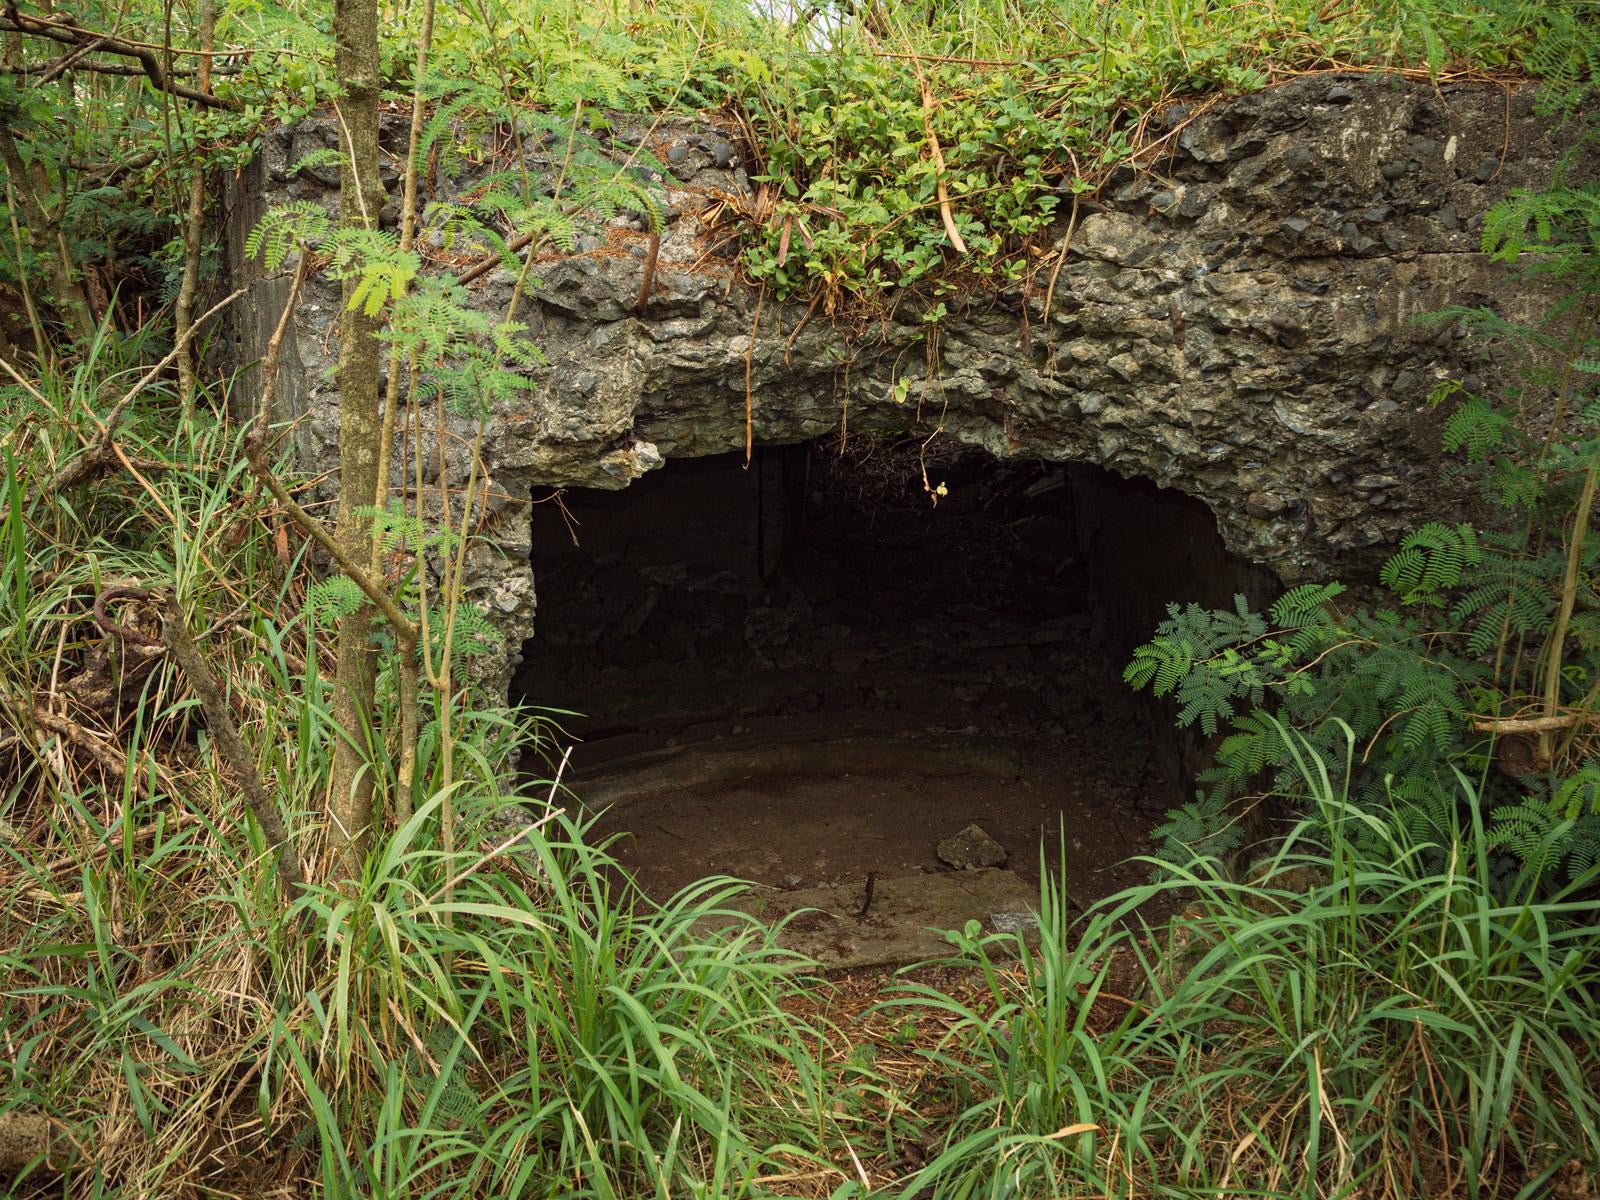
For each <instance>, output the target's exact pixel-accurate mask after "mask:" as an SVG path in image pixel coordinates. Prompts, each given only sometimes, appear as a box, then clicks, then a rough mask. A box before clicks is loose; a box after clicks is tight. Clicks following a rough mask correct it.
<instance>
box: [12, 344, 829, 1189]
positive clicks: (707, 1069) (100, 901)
mask: <svg viewBox="0 0 1600 1200" xmlns="http://www.w3.org/2000/svg"><path fill="white" fill-rule="evenodd" d="M138 352H139V348H138V347H137V346H136V345H134V346H129V345H125V344H117V343H115V342H114V341H112V340H109V339H108V340H105V341H104V342H102V344H100V345H99V346H98V347H96V349H95V351H94V352H93V353H92V354H91V355H89V356H88V357H87V358H86V359H84V360H83V361H81V362H79V363H78V364H76V365H75V366H74V367H72V368H71V369H70V370H63V371H59V372H49V371H47V372H45V373H44V374H43V375H42V377H41V379H40V380H39V381H38V384H37V386H34V387H32V388H30V389H26V390H24V389H17V388H12V389H7V390H0V412H4V414H5V416H6V417H7V418H8V419H6V420H5V421H4V422H3V423H4V425H5V426H6V427H7V428H9V429H10V430H12V431H13V432H12V433H11V434H10V435H9V436H8V439H7V444H6V447H5V449H6V452H7V455H6V459H5V463H4V470H3V471H0V508H3V509H4V512H5V515H4V517H3V518H0V756H4V761H5V763H6V764H7V765H6V770H5V775H4V777H5V781H6V786H5V789H4V792H3V794H0V822H3V823H4V830H5V836H4V838H3V839H0V980H3V981H4V986H3V987H0V1031H3V1032H0V1046H3V1056H0V1080H3V1082H0V1122H4V1121H6V1120H7V1119H8V1118H11V1117H14V1116H17V1115H21V1116H25V1117H27V1118H28V1119H29V1120H30V1121H36V1119H37V1118H39V1117H41V1116H42V1117H45V1118H48V1120H49V1122H50V1127H51V1129H52V1131H53V1133H54V1135H55V1136H53V1137H52V1139H51V1144H50V1146H49V1149H48V1151H47V1153H46V1154H45V1155H44V1157H43V1160H42V1161H40V1162H38V1163H35V1164H34V1165H33V1166H32V1167H31V1168H30V1169H28V1170H26V1171H24V1172H23V1174H22V1175H20V1176H19V1177H16V1178H14V1179H13V1178H8V1179H7V1180H6V1181H5V1184H6V1186H10V1187H14V1188H15V1189H17V1191H16V1194H18V1195H32V1194H40V1195H43V1194H60V1192H61V1190H62V1189H63V1188H64V1187H65V1188H67V1189H69V1190H70V1191H71V1193H72V1194H74V1195H85V1196H106V1197H109V1196H113V1195H115V1196H140V1195H162V1196H182V1195H198V1194H214V1193H215V1192H216V1191H218V1190H221V1191H225V1192H226V1191H240V1190H252V1191H256V1190H263V1189H270V1188H272V1187H277V1188H278V1189H279V1190H280V1191H281V1192H282V1193H284V1194H303V1193H306V1192H309V1191H314V1190H320V1191H322V1192H323V1193H324V1194H327V1195H337V1196H345V1195H386V1196H419V1195H435V1196H450V1195H456V1196H478V1195H485V1194H495V1195H521V1194H541V1195H542V1194H562V1195H574V1196H586V1195H592V1196H608V1195H628V1196H633V1195H640V1194H663V1195H665V1194H671V1195H674V1196H678V1195H693V1194H707V1195H718V1196H722V1195H730V1196H735V1195H740V1194H744V1193H746V1192H748V1191H750V1190H751V1189H752V1187H753V1186H754V1185H753V1182H752V1181H753V1180H754V1179H755V1178H756V1177H757V1176H758V1175H759V1174H761V1173H762V1172H763V1171H764V1170H768V1169H769V1164H772V1163H777V1162H780V1161H781V1162H783V1163H790V1162H792V1161H793V1160H794V1159H795V1157H796V1156H797V1155H798V1156H801V1157H804V1156H807V1155H815V1154H816V1153H818V1151H817V1149H816V1148H817V1147H819V1146H820V1145H821V1142H820V1140H819V1134H820V1132H821V1131H823V1130H824V1128H825V1126H826V1122H825V1120H824V1118H823V1116H822V1114H823V1112H824V1111H825V1100H824V1096H825V1093H826V1091H827V1090H828V1086H829V1085H828V1084H827V1082H826V1079H825V1076H824V1074H823V1073H822V1068H821V1067H819V1066H818V1063H819V1062H821V1061H822V1060H821V1058H820V1057H819V1052H818V1037H819V1035H818V1033H817V1031H816V1030H815V1029H813V1028H811V1027H810V1026H809V1025H807V1024H806V1023H805V1022H803V1021H800V1020H798V1019H797V1018H794V1017H792V1016H790V1015H788V1014H787V1012H786V1010H785V1007H784V1003H785V1001H786V1000H787V999H788V998H789V997H791V996H792V995H793V993H794V992H795V991H796V990H797V989H799V988H801V987H803V986H804V985H805V984H804V975H803V973H802V972H800V971H797V970H796V968H797V967H798V966H800V965H801V964H799V963H797V962H796V961H795V960H794V959H793V958H792V957H791V956H789V955H786V954H784V953H783V952H781V951H779V950H777V949H776V947H775V944H774V940H773V934H772V933H771V931H769V930H767V929H766V928H765V927H763V926H761V925H759V924H757V923H756V922H754V921H753V920H752V919H751V918H749V917H746V916H742V915H740V914H737V913H735V912H732V911H726V910H727V906H728V903H729V901H730V900H732V899H733V897H734V895H735V893H736V892H737V890H738V885H737V884H735V883H733V882H732V881H728V880H708V881H705V882H703V883H701V884H699V885H697V886H696V887H694V888H692V889H689V890H688V891H686V892H685V893H683V894H682V895H680V896H677V897H674V898H673V899H671V900H669V901H667V902H666V903H664V904H657V903H653V902H651V901H649V900H647V899H646V898H645V897H643V896H642V895H641V894H640V893H639V891H638V890H637V888H636V887H635V886H634V885H633V883H632V882H631V881H630V880H629V879H628V878H627V877H626V876H625V874H624V873H623V872H622V871H621V870H620V869H619V868H618V867H617V866H616V864H615V862H614V861H613V860H612V859H611V858H610V856H609V855H607V854H606V852H605V851H604V849H603V848H601V847H596V846H594V845H592V844H591V843H590V840H589V838H588V831H587V828H586V827H585V825H584V824H583V823H581V822H579V821H577V820H574V819H573V818H571V817H570V816H568V815H567V814H566V813H565V812H564V811H563V810H562V809H561V808H559V807H558V806H555V805H554V803H553V799H552V795H553V793H549V794H545V795H542V796H538V797H527V796H514V795H510V794H507V793H506V792H505V790H504V781H505V780H507V779H509V778H512V777H513V771H512V767H513V765H514V761H515V760H514V757H513V756H514V755H515V754H516V753H517V752H518V751H519V750H525V749H527V748H529V747H533V748H535V749H536V750H537V749H538V748H540V747H542V746H545V745H547V744H548V737H549V729H548V727H547V726H546V725H545V724H544V723H543V721H542V720H541V718H540V716H539V715H538V714H537V713H533V712H529V711H512V710H507V709H505V708H504V707H501V706H497V705H494V704H490V703H482V702H479V703H477V704H475V705H472V706H471V711H470V712H469V713H468V714H467V715H466V717H464V718H463V719H461V720H459V721H458V722H456V724H455V727H454V731H453V735H452V736H454V738H455V739H456V754H455V780H454V783H453V784H452V785H451V786H450V788H449V789H448V791H449V795H450V798H451V800H452V802H453V805H454V807H455V810H456V818H455V819H456V821H457V828H458V838H457V843H456V844H457V845H458V847H459V849H457V850H456V851H455V852H453V853H450V854H446V853H444V852H443V851H441V850H440V849H439V848H438V847H439V845H440V841H441V839H440V837H439V824H440V809H441V807H442V804H443V801H444V798H445V794H446V788H445V787H444V785H443V784H442V782H441V770H440V768H439V766H438V762H437V759H438V755H437V754H434V753H431V752H429V751H428V750H427V747H428V746H430V745H433V744H434V743H436V742H437V741H438V738H439V737H440V736H441V735H440V733H439V731H438V730H437V729H436V728H433V729H429V728H425V729H424V731H423V737H422V739H421V741H422V742H423V749H424V752H423V753H422V754H421V755H420V758H419V763H418V781H417V792H418V797H419V803H418V805H417V807H416V811H415V812H414V814H413V815H412V816H411V817H410V819H408V820H407V821H405V822H404V823H401V824H399V826H398V827H397V828H393V829H391V830H390V831H388V832H387V833H386V834H385V835H384V836H383V837H382V839H381V840H380V841H379V844H378V845H377V846H376V848H375V850H374V853H373V855H372V857H371V859H370V861H369V863H368V866H367V869H366V871H365V873H364V874H363V875H362V876H361V877H360V878H359V879H356V880H338V881H335V882H317V881H321V880H326V879H328V877H329V875H330V867H331V864H330V862H329V861H328V859H329V856H328V853H327V849H326V846H325V839H324V836H323V830H322V829H321V823H322V820H323V817H322V815H321V814H322V807H321V806H322V799H323V798H322V789H323V788H324V786H325V781H326V779H327V773H328V769H329V760H330V740H331V738H332V737H333V736H334V727H333V721H332V717H331V714H330V711H329V710H330V703H329V701H330V697H329V682H328V676H329V672H328V671H327V670H326V667H327V663H326V661H325V659H324V656H323V654H324V652H323V648H322V647H321V646H319V644H318V641H317V638H316V637H315V633H314V630H313V629H312V628H311V624H310V621H309V618H308V616H307V613H306V609H307V605H306V600H305V597H306V588H307V584H308V582H309V578H310V572H309V571H308V570H307V568H306V564H305V563H304V561H303V558H302V548H301V545H300V540H299V538H298V537H296V536H294V534H293V530H292V528H291V527H289V526H287V524H286V523H285V522H284V519H283V517H282V515H281V514H278V513H276V512H275V511H274V510H273V509H272V508H271V507H269V506H268V505H269V503H270V501H269V500H266V499H264V498H263V495H262V494H260V493H257V492H256V491H255V490H254V489H252V488H251V486H250V484H249V482H248V479H247V477H246V476H245V474H244V471H243V468H242V466H241V456H240V455H239V454H238V452H237V445H236V442H237V437H238V433H239V431H238V430H236V429H234V428H233V427H232V426H230V425H229V423H228V422H227V420H226V418H225V417H223V416H221V415H214V414H213V413H212V412H211V411H210V410H209V409H208V408H207V407H206V406H205V405H204V404H202V405H201V406H200V409H199V411H197V412H196V413H194V414H193V415H191V416H189V417H188V418H186V419H184V418H180V414H179V412H178V409H177V406H176V404H175V402H174V400H173V397H172V396H171V395H169V394H168V393H167V392H166V391H165V390H164V389H162V388H159V387H153V388H151V389H149V390H148V391H147V392H146V393H145V394H143V395H142V396H141V397H139V403H138V404H137V405H136V406H135V407H134V408H133V409H131V410H129V413H128V416H127V419H126V421H125V422H124V424H123V426H122V427H121V428H120V429H119V430H118V433H117V438H118V444H119V446H120V447H121V448H122V451H123V453H124V454H125V455H126V456H127V458H128V460H129V462H130V463H131V464H132V467H133V469H132V470H129V469H127V468H126V467H122V466H118V467H116V468H114V469H108V470H106V471H103V472H101V473H100V474H98V475H96V476H93V477H90V478H88V479H85V480H83V481H81V482H80V483H78V484H77V485H74V486H73V487H71V488H68V489H65V490H62V491H60V492H57V493H49V492H48V489H45V488H43V487H42V481H43V480H46V479H48V478H50V477H51V476H52V475H53V474H54V473H55V471H56V470H57V469H58V468H59V467H60V466H61V465H62V464H63V463H65V462H66V461H69V460H70V459H71V458H72V457H73V456H74V455H77V454H81V453H84V452H86V448H88V447H91V446H93V445H94V444H96V442H97V441H98V439H99V428H98V425H97V423H96V421H95V420H94V419H92V418H93V415H94V414H96V413H99V412H100V411H101V410H102V409H103V407H104V400H103V397H104V396H105V395H108V394H110V395H114V394H117V391H116V388H115V386H114V385H115V383H117V382H118V381H119V380H121V379H122V378H123V377H124V376H125V374H126V373H127V371H129V370H130V369H131V366H132V363H134V362H135V361H136V360H137V355H138ZM24 414H26V417H27V419H26V420H23V419H21V418H22V417H23V416H24ZM11 417H16V418H18V419H17V420H14V421H13V420H11V419H9V418H11ZM133 581H137V582H138V583H139V584H141V585H143V586H145V587H152V588H158V589H160V590H162V591H163V592H170V593H172V594H175V595H176V596H177V597H178V598H179V601H180V604H181V606H182V608H183V610H184V612H185V613H186V614H187V615H188V617H189V618H190V624H191V628H192V629H193V630H194V631H195V637H196V640H197V643H198V644H199V645H200V647H201V652H202V653H203V654H204V655H205V656H206V657H207V659H208V660H209V661H210V663H211V664H212V666H213V668H214V670H215V671H216V673H217V674H218V675H219V676H221V677H223V678H225V679H226V680H227V681H228V688H229V702H230V703H231V705H232V706H233V709H234V712H235V715H236V719H237V721H238V723H239V724H240V726H241V728H242V729H243V730H244V734H245V738H246V741H247V742H248V744H249V746H250V747H251V748H252V750H253V751H254V753H255V759H256V761H255V764H254V765H255V767H256V769H257V771H258V772H259V773H260V775H261V777H262V778H263V780H265V781H266V783H267V785H268V787H269V789H270V793H271V802H272V803H273V805H274V806H275V807H276V808H277V809H278V812H279V814H280V816H281V817H282V819H283V821H284V823H285V824H286V825H287V827H288V829H289V830H290V833H291V836H292V838H293V841H294V844H295V846H296V849H297V851H298V853H299V857H300V859H301V861H302V862H303V863H305V864H306V866H307V868H308V870H307V874H308V875H309V876H310V878H311V879H312V880H313V881H314V882H312V883H311V884H310V885H308V886H306V887H305V888H302V889H300V890H298V891H296V892H293V893H291V894H286V892H285V889H284V888H283V887H282V886H281V883H280V881H279V879H278V878H277V876H276V874H275V870H274V860H273V855H272V853H271V852H270V848H269V847H268V846H267V845H266V844H265V841H264V839H263V837H262V834H261V831H260V830H259V829H258V828H256V826H255V825H254V823H253V821H252V819H251V818H250V816H249V814H248V812H247V810H246V808H245V806H244V804H243V802H242V799H241V798H240V796H239V793H238V788H237V784H236V782H235V780H234V777H233V775H232V771H231V765H230V764H227V763H224V762H221V761H219V757H218V755H217V753H216V752H215V750H214V747H213V745H212V743H211V741H210V738H209V736H208V734H207V731H206V730H205V728H204V727H203V722H202V721H201V720H200V716H199V713H198V709H197V707H196V704H195V699H194V697H193V695H192V693H191V691H190V689H189V686H188V681H187V680H186V679H184V678H183V675H182V673H181V672H179V671H177V670H176V669H175V667H174V666H173V665H172V664H171V663H170V662H169V661H168V660H167V659H166V657H165V656H164V655H163V654H162V653H161V651H160V650H159V648H145V647H141V646H140V645H139V644H138V643H137V642H135V641H131V640H122V639H119V638H117V637H115V636H113V634H112V633H111V632H110V631H108V630H107V629H106V628H104V627H103V626H102V625H101V624H99V623H97V620H96V618H95V616H94V613H93V609H94V602H95V598H96V597H97V596H98V595H100V594H101V593H102V592H103V590H104V589H105V588H106V587H108V586H110V585H111V584H113V583H125V582H133ZM107 615H109V616H111V617H112V618H113V619H114V620H115V621H116V622H119V623H120V624H122V625H124V626H126V627H129V628H131V629H133V630H136V631H140V630H142V631H144V632H146V633H148V632H150V631H151V629H152V628H154V627H155V622H156V621H157V619H158V614H156V613H154V612H152V611H149V610H147V609H146V608H145V607H143V606H141V605H139V604H124V605H122V606H121V607H119V608H118V609H116V610H115V611H114V612H112V613H109V614H107ZM391 683H392V681H391ZM380 690H381V691H383V692H384V693H385V697H386V698H385V701H384V705H381V706H380V711H379V712H378V713H377V714H376V715H375V720H374V733H373V737H374V738H375V740H376V742H377V743H378V744H380V745H381V743H382V740H383V739H384V738H385V737H389V736H392V734H393V731H394V730H395V729H396V728H397V722H396V720H395V718H394V713H393V712H392V711H390V709H391V708H392V706H393V703H394V702H393V699H392V696H393V692H394V689H393V687H392V686H389V687H387V688H386V689H380ZM397 760H398V755H395V754H393V753H379V754H377V755H376V756H375V759H374V761H375V770H377V771H379V772H380V774H381V775H383V776H384V777H383V778H380V779H379V780H378V785H379V786H378V792H379V794H380V795H383V796H393V795H395V794H396V791H397V788H398V780H397V779H395V778H394V777H393V773H394V769H395V768H394V765H393V764H394V763H395V762H396V761H397Z"/></svg>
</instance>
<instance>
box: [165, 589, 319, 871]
mask: <svg viewBox="0 0 1600 1200" xmlns="http://www.w3.org/2000/svg"><path fill="white" fill-rule="evenodd" d="M161 638H162V640H163V641H164V642H165V643H166V645H167V651H168V653H170V654H171V655H172V657H173V659H174V660H175V661H176V662H177V664H178V666H179V667H181V668H182V669H183V673H184V674H185V675H186V676H187V677H188V679H189V686H190V687H192V688H194V691H195V695H196V696H198V697H199V699H200V709H201V711H202V712H204V713H205V717H206V729H207V730H208V731H209V732H210V734H211V740H212V743H213V744H214V745H215V746H216V747H217V750H218V752H219V753H220V754H221V755H222V758H223V760H224V761H225V762H226V763H227V764H228V767H229V769H231V770H232V771H233V773H234V775H235V776H236V777H237V778H238V781H239V786H240V788H241V789H243V791H244V799H245V803H246V804H248V805H249V806H250V811H251V812H252V813H254V814H255V818H256V823H257V824H259V825H260V826H261V832H262V833H264V834H265V835H266V837H267V844H268V845H269V846H271V847H272V849H273V850H274V851H275V852H276V854H277V857H278V874H279V875H280V876H282V878H283V882H284V885H285V886H286V887H287V888H288V889H289V891H290V892H291V893H292V892H294V891H296V890H298V889H299V888H301V887H303V886H305V881H306V877H305V872H304V871H303V870H302V869H301V867H300V856H299V855H298V854H297V853H295V848H294V843H293V842H291V841H290V840H289V830H288V829H287V828H286V827H285V826H284V823H283V818H282V817H281V816H280V815H279V814H278V809H277V806H276V805H274V804H273V803H272V799H271V797H269V796H268V795H267V790H266V788H265V787H264V786H263V785H262V782H261V775H260V773H259V772H258V771H257V770H256V764H255V758H254V757H253V756H252V755H251V753H250V751H249V748H248V747H246V746H245V744H244V739H243V738H242V737H240V736H239V727H238V725H236V724H235V723H234V720H233V710H232V709H230V708H229V707H228V702H227V700H226V699H225V698H224V696H223V694H222V685H221V684H220V683H219V682H218V681H217V677H216V675H214V674H213V673H212V671H211V668H210V667H209V666H208V665H207V664H206V660H205V659H204V658H203V657H202V656H201V654H200V649H199V647H198V646H196V645H195V644H194V639H193V638H192V637H190V636H189V628H188V625H187V624H186V623H185V621H184V617H183V613H182V611H181V610H180V609H179V608H178V602H177V601H176V600H175V599H174V598H173V597H172V596H170V595H169V596H168V597H167V599H166V614H165V619H164V620H163V621H162V623H161Z"/></svg>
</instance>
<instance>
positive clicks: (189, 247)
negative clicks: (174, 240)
mask: <svg viewBox="0 0 1600 1200" xmlns="http://www.w3.org/2000/svg"><path fill="white" fill-rule="evenodd" d="M216 28H217V2H216V0H200V50H201V52H202V53H201V56H200V90H201V91H202V92H209V91H210V90H211V48H212V45H213V44H214V42H215V34H216ZM205 217H206V173H205V168H204V166H203V165H202V164H200V163H196V164H195V172H194V178H192V179H191V180H189V214H188V218H187V220H185V221H184V225H183V283H182V284H181V285H180V286H179V288H178V303H177V307H176V309H175V310H174V317H173V320H174V324H175V326H176V330H175V332H176V334H177V336H179V337H182V336H183V332H184V330H186V329H188V328H189V326H190V325H191V324H192V323H193V321H194V301H195V296H196V294H197V293H198V292H199V290H200V251H201V249H202V242H201V235H202V234H203V233H204V232H205ZM194 384H195V347H194V343H193V342H191V343H189V344H188V345H187V346H186V347H185V348H184V351H183V353H182V354H180V355H179V356H178V392H179V394H180V396H181V397H182V400H183V411H184V412H188V411H189V409H190V407H191V406H192V405H193V404H194Z"/></svg>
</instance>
